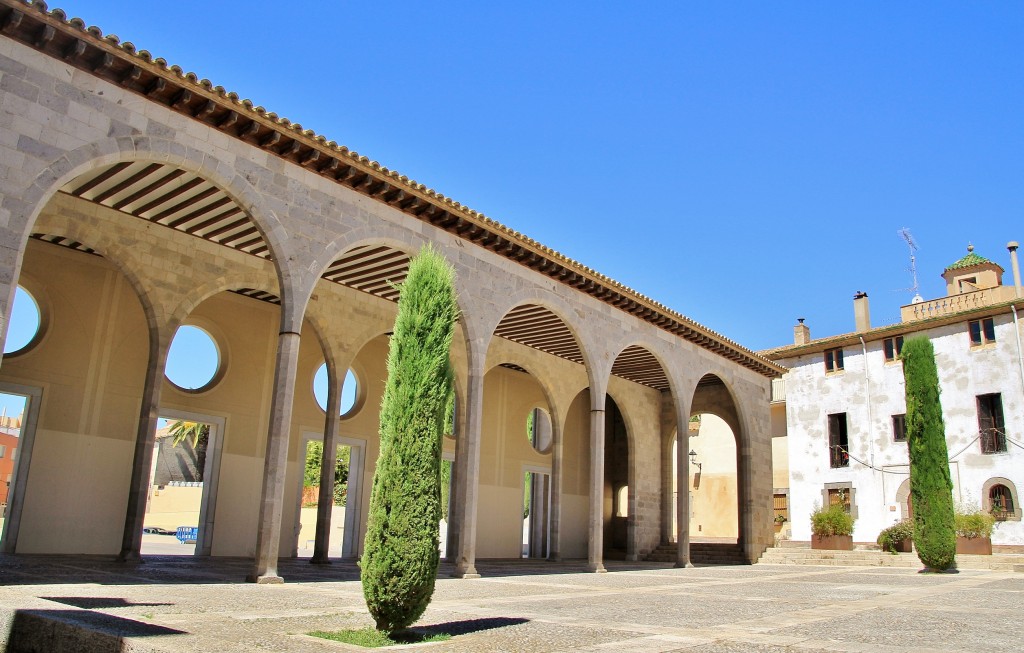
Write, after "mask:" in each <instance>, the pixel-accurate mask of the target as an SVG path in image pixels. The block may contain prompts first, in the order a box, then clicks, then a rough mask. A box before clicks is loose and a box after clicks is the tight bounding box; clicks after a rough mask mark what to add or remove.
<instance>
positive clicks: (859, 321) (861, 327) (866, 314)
mask: <svg viewBox="0 0 1024 653" xmlns="http://www.w3.org/2000/svg"><path fill="white" fill-rule="evenodd" d="M853 321H854V323H855V324H856V327H857V332H858V333H860V332H864V331H870V330H871V310H870V309H869V308H868V294H867V293H866V292H864V291H862V290H858V291H857V294H856V295H854V296H853Z"/></svg>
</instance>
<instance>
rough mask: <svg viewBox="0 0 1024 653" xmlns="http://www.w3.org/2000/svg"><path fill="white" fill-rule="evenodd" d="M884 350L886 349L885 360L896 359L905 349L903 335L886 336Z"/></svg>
mask: <svg viewBox="0 0 1024 653" xmlns="http://www.w3.org/2000/svg"><path fill="white" fill-rule="evenodd" d="M882 350H883V351H885V362H887V363H891V362H892V361H894V360H896V359H897V358H899V357H900V353H902V351H903V336H896V337H895V338H886V339H885V340H883V341H882Z"/></svg>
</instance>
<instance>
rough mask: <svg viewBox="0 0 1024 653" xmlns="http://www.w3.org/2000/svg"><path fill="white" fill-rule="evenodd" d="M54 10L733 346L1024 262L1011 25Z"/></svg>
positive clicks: (254, 6) (678, 13)
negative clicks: (983, 265)
mask: <svg viewBox="0 0 1024 653" xmlns="http://www.w3.org/2000/svg"><path fill="white" fill-rule="evenodd" d="M51 7H61V8H62V9H64V10H65V11H66V12H67V14H68V15H69V16H79V17H81V18H83V19H84V20H85V21H86V23H87V24H90V25H97V26H99V27H100V28H101V29H102V30H103V31H104V33H108V34H109V33H114V34H117V35H118V36H120V37H121V38H122V39H123V40H130V41H132V42H133V43H134V44H135V45H136V46H137V47H139V48H144V49H148V50H149V51H150V52H152V53H153V55H154V56H161V57H164V58H165V59H167V60H168V62H170V63H172V64H178V65H180V66H181V67H182V68H184V69H185V70H188V71H193V72H195V73H197V74H198V75H199V76H200V77H206V78H209V79H210V80H212V81H213V82H214V83H215V84H221V85H223V86H225V87H226V88H227V89H229V90H233V91H236V92H238V93H239V94H240V95H241V96H243V97H247V98H250V99H252V100H253V101H254V102H255V103H256V104H258V105H262V106H264V107H266V108H267V109H268V110H272V111H275V112H276V113H278V114H279V115H281V116H286V117H288V118H290V119H291V120H293V121H296V122H299V123H301V124H302V125H303V126H304V127H307V128H311V129H314V130H316V131H317V132H318V133H321V134H323V135H325V136H327V137H328V138H329V139H333V140H336V141H338V142H339V143H342V144H344V145H347V146H349V147H350V148H352V149H355V150H357V151H359V152H360V153H361V154H365V155H366V156H369V157H370V158H371V159H374V160H377V161H379V162H381V163H382V164H383V165H386V166H388V167H390V168H393V169H396V170H398V171H400V172H401V173H403V174H406V175H408V176H409V177H411V178H413V179H416V180H417V181H419V182H422V183H425V184H427V185H428V186H430V187H432V188H434V189H436V190H438V191H440V192H442V193H445V194H446V195H448V196H450V197H452V198H454V199H456V200H458V201H460V202H462V203H464V204H467V205H469V206H470V207H472V208H474V209H476V210H479V211H482V212H484V213H486V214H487V215H488V216H490V217H492V218H494V219H496V220H499V221H500V222H503V223H505V224H507V225H509V226H510V227H512V228H514V229H516V230H519V231H521V232H523V233H525V234H527V235H529V236H531V237H533V238H536V239H537V240H539V241H541V242H543V243H545V244H546V245H549V246H551V247H553V248H555V249H557V250H558V251H560V252H562V253H564V254H566V255H568V256H570V257H573V258H575V259H577V260H579V261H581V262H582V263H584V264H586V265H588V266H590V267H593V268H595V269H597V270H598V271H600V272H602V273H604V274H606V275H608V276H610V277H612V278H614V279H616V280H618V281H621V282H622V283H625V284H627V285H629V286H631V287H632V288H634V289H636V290H637V291H639V292H641V293H644V294H646V295H648V296H650V297H653V298H654V299H656V300H658V301H660V302H662V303H664V304H666V305H668V306H669V307H671V308H673V309H676V310H678V311H680V312H682V313H683V314H685V315H688V316H690V317H692V318H693V319H695V320H697V321H699V322H701V323H703V324H705V325H706V326H708V327H710V328H711V329H714V330H715V331H718V332H719V333H722V334H724V335H726V336H728V337H730V338H733V339H734V340H737V341H738V342H740V343H741V344H743V345H745V346H747V347H750V348H752V349H755V350H756V349H762V348H767V347H772V346H777V345H782V344H786V343H788V342H790V341H791V338H792V326H793V324H794V323H795V322H796V318H797V317H804V318H806V319H807V323H808V324H809V325H810V328H811V332H812V335H813V336H815V337H823V336H827V335H832V334H836V333H842V332H846V331H850V330H852V328H853V309H852V297H853V294H854V293H855V292H856V291H858V290H864V291H866V292H867V293H868V294H869V295H870V297H871V302H872V304H871V306H872V317H873V320H874V323H875V324H876V325H879V324H883V323H888V322H892V321H895V320H897V319H898V315H899V306H900V305H901V304H905V303H908V302H909V299H910V296H911V293H909V292H906V291H905V290H904V289H906V288H907V287H908V286H910V283H911V282H910V274H909V272H908V271H907V268H908V263H909V260H908V250H907V247H906V245H905V243H904V242H903V241H902V240H901V239H900V238H899V236H898V235H897V230H898V229H900V228H901V227H909V228H910V229H911V231H912V232H913V234H914V236H915V237H916V240H917V242H918V244H919V245H920V250H919V252H918V270H919V277H920V284H921V294H922V295H924V296H925V297H926V298H931V297H936V296H939V295H941V294H942V293H943V292H944V286H943V283H942V280H941V278H940V277H939V275H940V273H941V272H942V269H943V267H945V266H946V265H948V264H950V263H952V262H953V261H955V260H956V259H958V258H959V257H960V256H962V255H963V254H965V253H966V246H967V244H968V242H972V243H974V245H975V246H976V251H977V253H979V254H981V255H983V256H986V257H989V258H991V259H993V260H995V261H996V262H998V263H1000V264H1002V265H1003V266H1004V267H1006V268H1007V269H1009V262H1008V256H1007V252H1006V249H1005V244H1006V242H1007V241H1009V240H1021V241H1024V228H1022V227H1021V217H1022V216H1024V183H1022V179H1024V176H1022V172H1024V120H1022V119H1021V116H1024V38H1022V37H1021V35H1022V34H1024V3H954V2H945V3H944V2H930V3H911V2H904V3H856V4H854V3H849V4H840V3H792V2H772V3H701V4H698V3H684V2H647V3H642V4H641V3H630V4H626V3H600V2H598V3H552V2H543V3H541V2H516V3H507V4H496V3H479V2H475V3H464V2H447V3H431V4H429V5H428V4H426V3H411V2H390V3H387V4H386V5H381V4H378V3H353V2H330V3H299V4H294V3H279V2H275V3H270V2H256V1H250V2H220V3H210V2H198V1H194V0H184V1H179V2H176V3H173V4H159V3H156V4H152V3H137V2H111V1H110V0H105V1H102V2H100V1H95V2H94V1H85V0H55V1H54V2H51Z"/></svg>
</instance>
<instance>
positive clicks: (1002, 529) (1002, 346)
mask: <svg viewBox="0 0 1024 653" xmlns="http://www.w3.org/2000/svg"><path fill="white" fill-rule="evenodd" d="M1002 288H1003V289H1005V290H1011V291H1012V288H1009V287H1005V286H1003V287H1002ZM1011 296H1012V292H1011ZM937 301H939V300H937ZM1018 304H1020V302H1019V300H1011V301H1008V302H1001V303H999V304H996V305H990V306H987V307H982V308H978V309H973V310H968V311H961V312H959V313H954V314H945V315H942V316H939V317H935V318H932V319H927V320H921V321H916V322H907V321H905V322H902V323H900V324H897V325H894V326H889V327H883V328H876V329H866V330H864V331H862V332H860V333H851V334H846V335H843V336H836V337H832V338H826V339H822V340H815V341H810V342H807V343H805V344H802V345H794V346H790V347H786V348H782V349H779V350H776V351H775V354H774V355H773V356H772V357H773V358H774V359H775V360H776V361H778V362H779V363H782V364H783V365H785V366H786V367H788V368H790V371H789V372H788V373H787V374H786V375H785V376H784V379H785V407H786V430H787V438H788V450H789V484H790V497H791V499H790V501H791V504H790V511H791V512H790V514H791V519H792V539H794V540H799V541H806V540H809V539H810V538H811V523H810V515H811V513H812V512H813V511H814V510H815V509H816V507H818V506H821V505H823V504H824V503H826V502H827V500H828V490H829V489H837V490H838V489H845V490H848V491H849V492H850V497H851V512H852V514H853V515H854V517H855V518H856V523H855V528H854V533H853V538H854V541H855V542H874V541H875V539H876V537H877V536H878V533H879V531H881V530H882V529H883V528H886V527H887V526H889V525H891V524H893V523H895V522H896V521H898V520H900V519H901V518H902V517H905V516H907V512H908V506H907V495H908V492H909V467H908V462H909V460H908V452H907V444H906V442H905V441H897V440H896V439H895V436H894V426H893V416H894V415H902V414H905V413H906V402H905V382H904V376H903V364H902V362H901V361H900V360H899V359H898V358H896V359H895V360H891V361H886V356H885V349H884V347H885V340H886V339H888V338H896V337H902V338H904V339H908V338H911V337H915V336H925V337H927V338H928V339H929V340H931V342H932V345H933V346H934V348H935V361H936V366H937V368H938V375H939V386H940V393H941V394H940V397H941V402H942V414H943V418H944V420H945V428H946V443H947V448H948V451H949V457H950V463H949V467H950V474H951V477H952V481H953V498H954V501H955V502H957V504H959V505H963V506H964V507H970V506H972V505H973V506H977V507H980V508H982V509H985V510H988V509H989V508H990V507H991V501H990V499H989V490H990V488H991V487H992V486H993V485H995V484H999V485H1003V486H1006V487H1007V488H1008V489H1009V490H1010V491H1011V493H1012V499H1013V508H1014V513H1015V514H1010V516H1009V518H1008V519H1007V520H1005V521H999V522H997V524H996V528H995V530H994V532H993V535H992V542H993V544H994V545H1022V544H1024V524H1022V523H1021V521H1020V514H1021V506H1020V501H1019V498H1018V490H1019V489H1020V488H1021V487H1022V486H1024V369H1022V358H1021V350H1020V342H1021V339H1022V338H1021V335H1020V331H1021V328H1022V325H1021V324H1020V321H1019V320H1017V319H1016V314H1015V312H1014V308H1016V312H1017V313H1020V312H1021V310H1022V309H1024V306H1022V305H1018ZM986 319H991V320H992V327H993V330H994V334H995V340H994V342H992V341H988V340H989V339H987V338H986V342H984V343H983V344H980V345H978V344H976V343H972V340H971V337H970V335H969V331H968V325H969V323H970V322H971V321H974V320H986ZM798 328H802V327H798ZM835 349H842V352H843V369H842V370H835V371H831V372H829V371H827V370H826V362H825V357H826V355H827V352H828V351H829V350H835ZM983 395H997V398H989V401H992V400H997V401H998V402H999V403H1000V404H1001V407H1002V416H1003V422H1004V428H1003V432H1004V433H1005V436H1006V443H1005V451H999V452H994V453H985V452H983V450H982V442H981V441H980V437H979V435H980V430H981V427H980V425H979V400H978V398H979V396H983ZM843 414H845V421H846V428H847V433H846V436H847V450H848V452H849V459H848V461H847V464H846V465H845V466H844V465H842V462H843V461H842V460H841V459H840V460H838V461H833V460H832V459H831V458H830V450H831V449H830V437H829V416H830V415H843ZM833 462H836V463H837V465H836V466H833Z"/></svg>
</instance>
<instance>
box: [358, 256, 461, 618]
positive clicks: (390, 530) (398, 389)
mask: <svg viewBox="0 0 1024 653" xmlns="http://www.w3.org/2000/svg"><path fill="white" fill-rule="evenodd" d="M399 293H400V294H399V299H398V316H397V317H396V318H395V328H394V332H393V335H392V336H391V345H390V349H389V351H388V377H387V382H386V383H385V386H384V398H383V400H382V401H381V408H380V454H379V456H378V458H377V468H376V471H375V472H374V475H373V489H372V491H371V494H370V511H369V517H368V523H367V527H366V541H365V547H364V552H363V557H362V560H361V561H360V567H361V569H362V574H361V579H362V583H363V596H364V597H365V598H366V606H367V608H368V609H369V611H370V615H371V616H372V617H373V619H374V621H375V622H376V624H377V629H378V630H380V631H381V632H384V633H388V634H393V633H396V632H398V631H401V630H402V629H404V628H407V627H408V626H409V625H411V624H412V623H413V622H415V621H416V620H417V619H419V617H420V615H422V614H423V611H424V610H426V608H427V605H428V604H429V603H430V598H431V596H433V593H434V581H435V578H436V577H437V565H438V559H439V553H438V539H439V538H438V535H439V531H438V523H439V522H440V519H441V464H440V463H441V438H442V432H443V430H444V426H445V412H446V411H445V407H446V405H447V403H448V400H449V397H450V396H451V393H452V372H451V366H450V363H449V350H450V349H451V342H452V334H453V332H454V328H455V321H456V319H457V318H458V307H457V304H456V300H455V286H454V271H453V270H452V268H451V266H450V265H449V264H448V262H447V261H445V260H444V257H442V256H441V255H440V254H438V253H437V252H435V251H434V250H433V249H432V248H430V247H429V246H428V247H424V248H423V250H421V251H420V253H419V254H418V255H417V256H416V257H414V258H413V260H412V261H411V262H410V264H409V273H408V276H407V277H406V280H405V283H403V284H402V285H401V287H400V290H399Z"/></svg>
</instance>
